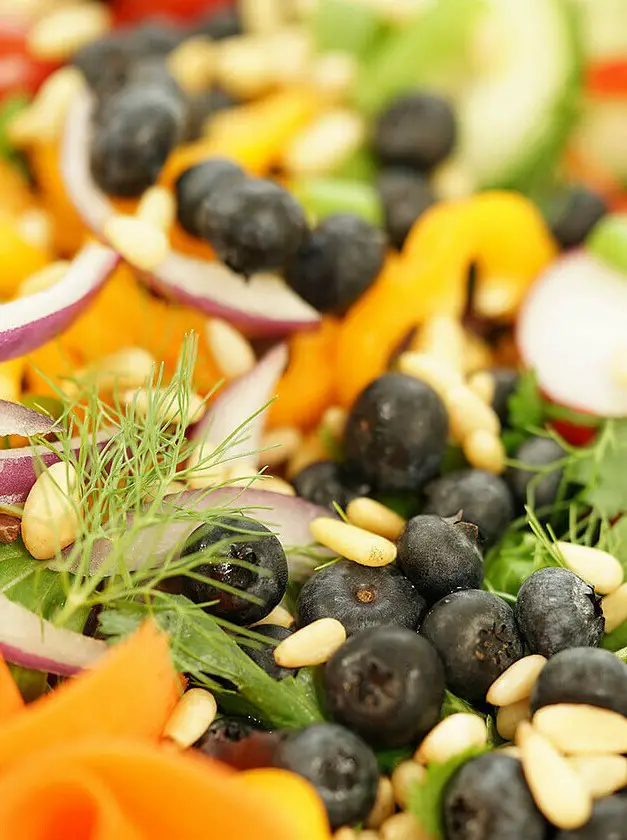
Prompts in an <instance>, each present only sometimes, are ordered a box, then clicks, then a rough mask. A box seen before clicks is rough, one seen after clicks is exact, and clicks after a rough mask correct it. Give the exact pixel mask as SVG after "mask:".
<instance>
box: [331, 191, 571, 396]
mask: <svg viewBox="0 0 627 840" xmlns="http://www.w3.org/2000/svg"><path fill="white" fill-rule="evenodd" d="M556 253H557V246H556V244H555V242H554V240H553V238H552V236H551V234H550V233H549V231H548V229H547V227H546V225H545V224H544V221H543V220H542V217H541V216H540V213H539V211H538V210H537V209H536V207H535V206H534V205H533V204H532V203H531V202H530V201H528V200H527V199H526V198H524V197H523V196H522V195H519V194H518V193H513V192H512V193H510V192H498V191H494V192H485V193H479V194H478V195H475V196H473V197H472V198H470V199H466V200H460V201H451V202H441V203H440V204H437V205H435V206H434V207H432V208H431V209H430V210H428V211H427V212H426V213H425V214H424V215H423V216H422V217H421V218H420V219H419V220H418V221H417V222H416V224H415V225H414V227H413V229H412V230H411V232H410V234H409V237H408V239H407V241H406V243H405V246H404V248H403V251H402V253H401V255H400V256H399V257H391V258H389V259H388V262H387V264H386V266H385V267H384V270H383V272H382V274H381V276H380V277H379V278H378V279H377V281H376V282H375V283H374V284H373V286H372V287H371V288H370V289H369V290H368V291H367V292H366V293H365V294H364V295H363V296H362V297H361V298H360V300H359V301H357V303H356V304H355V306H353V307H352V309H351V310H350V312H349V313H348V315H347V316H346V318H345V319H344V322H343V324H342V327H341V330H340V336H339V340H338V356H337V369H338V386H337V387H338V397H339V400H340V402H341V404H343V405H347V406H348V405H351V404H352V402H353V401H354V399H355V398H356V397H357V395H358V394H359V393H360V391H361V390H362V389H363V388H365V387H366V386H367V385H368V384H369V383H370V382H372V380H373V379H375V378H376V377H377V376H380V375H381V374H382V373H383V372H384V371H385V370H386V368H387V365H388V362H389V359H390V357H391V356H392V354H393V353H394V351H395V350H396V348H397V347H398V346H399V345H400V344H401V342H402V341H403V339H404V338H405V337H406V336H407V334H408V333H409V332H410V331H411V330H412V329H413V328H415V327H416V326H418V325H419V324H420V323H422V321H424V320H425V319H426V318H429V317H431V316H433V315H438V314H448V315H452V316H454V317H456V318H461V316H462V315H463V313H464V309H465V307H466V303H467V300H466V299H467V282H468V273H469V270H470V267H471V266H472V265H476V267H477V271H478V277H477V284H476V293H475V308H476V310H477V311H478V312H479V314H482V315H484V316H486V317H491V318H495V319H509V318H511V317H512V316H513V315H514V314H515V312H516V310H517V309H518V307H519V306H520V304H521V303H522V301H523V299H524V297H525V294H526V293H527V291H528V289H529V287H530V286H531V284H532V283H533V281H534V279H535V277H536V276H537V275H538V273H539V272H540V271H541V270H542V269H543V268H544V267H545V266H547V265H549V264H550V262H551V261H552V260H553V259H554V257H555V255H556Z"/></svg>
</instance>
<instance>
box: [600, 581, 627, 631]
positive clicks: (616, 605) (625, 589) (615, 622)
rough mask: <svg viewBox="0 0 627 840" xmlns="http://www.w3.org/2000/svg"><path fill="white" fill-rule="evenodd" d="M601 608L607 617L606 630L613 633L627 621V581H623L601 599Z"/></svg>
mask: <svg viewBox="0 0 627 840" xmlns="http://www.w3.org/2000/svg"><path fill="white" fill-rule="evenodd" d="M601 609H602V610H603V616H604V617H605V632H606V633H611V632H612V630H616V628H617V627H620V625H621V624H622V623H623V621H627V583H623V584H622V586H619V587H618V589H615V590H614V592H611V593H610V594H609V595H606V596H605V598H603V599H602V600H601Z"/></svg>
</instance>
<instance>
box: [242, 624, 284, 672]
mask: <svg viewBox="0 0 627 840" xmlns="http://www.w3.org/2000/svg"><path fill="white" fill-rule="evenodd" d="M292 632H293V631H292V630H288V629H287V627H280V626H279V625H278V624H264V625H263V626H262V627H258V628H257V633H259V635H261V636H265V637H266V638H267V639H268V640H269V641H268V642H267V643H264V644H263V645H262V646H260V647H252V646H251V645H242V650H243V651H244V653H247V654H248V656H250V658H251V659H252V660H253V662H255V663H256V664H257V665H259V667H260V668H263V670H264V671H265V672H266V674H269V675H270V676H271V677H272V679H273V680H284V679H285V678H286V677H294V676H296V674H297V673H298V671H297V670H295V669H294V668H282V667H281V666H280V665H277V664H276V662H275V659H274V648H275V647H276V644H274V643H273V642H282V641H283V639H287V637H288V636H291V635H292ZM259 644H260V643H259Z"/></svg>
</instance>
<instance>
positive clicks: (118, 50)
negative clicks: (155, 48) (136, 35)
mask: <svg viewBox="0 0 627 840" xmlns="http://www.w3.org/2000/svg"><path fill="white" fill-rule="evenodd" d="M134 58H135V57H134V55H133V52H132V49H131V47H130V43H129V39H128V37H127V36H126V35H125V33H121V32H110V33H108V34H107V35H105V36H103V37H102V38H98V40H96V41H92V42H91V43H89V44H87V45H86V46H84V47H82V48H81V49H80V50H78V52H76V53H75V55H74V57H73V59H72V63H73V64H74V66H75V67H78V69H79V70H80V71H81V73H82V74H83V76H84V77H85V81H86V82H87V84H88V85H89V87H90V88H91V89H92V91H94V92H95V93H96V94H97V95H98V96H100V95H103V94H109V93H112V92H115V91H117V90H119V89H120V88H121V87H123V85H124V84H125V83H126V81H127V79H128V74H129V69H130V67H131V65H132V64H133V62H134Z"/></svg>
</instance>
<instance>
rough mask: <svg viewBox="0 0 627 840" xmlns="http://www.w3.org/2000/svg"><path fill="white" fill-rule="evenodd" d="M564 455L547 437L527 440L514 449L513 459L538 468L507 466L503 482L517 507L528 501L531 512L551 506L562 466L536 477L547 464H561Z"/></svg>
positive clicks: (558, 485) (562, 469) (553, 502)
mask: <svg viewBox="0 0 627 840" xmlns="http://www.w3.org/2000/svg"><path fill="white" fill-rule="evenodd" d="M565 455H566V453H565V452H564V449H563V448H562V447H561V446H560V444H559V443H558V442H557V441H555V440H553V439H552V438H547V437H530V438H528V439H527V440H526V441H525V442H524V443H522V444H521V445H520V446H519V447H518V449H517V450H516V451H515V453H514V455H513V459H514V460H515V461H519V462H520V463H521V464H528V465H529V466H530V467H537V468H538V469H537V470H525V469H522V468H518V467H510V469H509V470H508V471H507V475H506V480H507V482H508V484H509V486H510V487H511V489H512V492H513V494H514V497H515V499H516V501H517V502H518V504H519V505H520V506H521V507H522V506H523V505H525V504H527V502H528V500H529V504H531V505H532V507H533V508H534V509H538V508H548V507H550V506H551V505H554V504H555V502H556V501H557V499H558V496H559V491H560V487H561V486H562V479H563V477H564V467H563V466H558V467H556V468H555V469H553V470H549V471H547V472H546V473H544V474H540V470H542V471H544V469H546V468H547V467H549V466H550V465H551V464H555V463H556V462H558V461H563V460H564V456H565ZM529 494H531V496H530V495H529Z"/></svg>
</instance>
